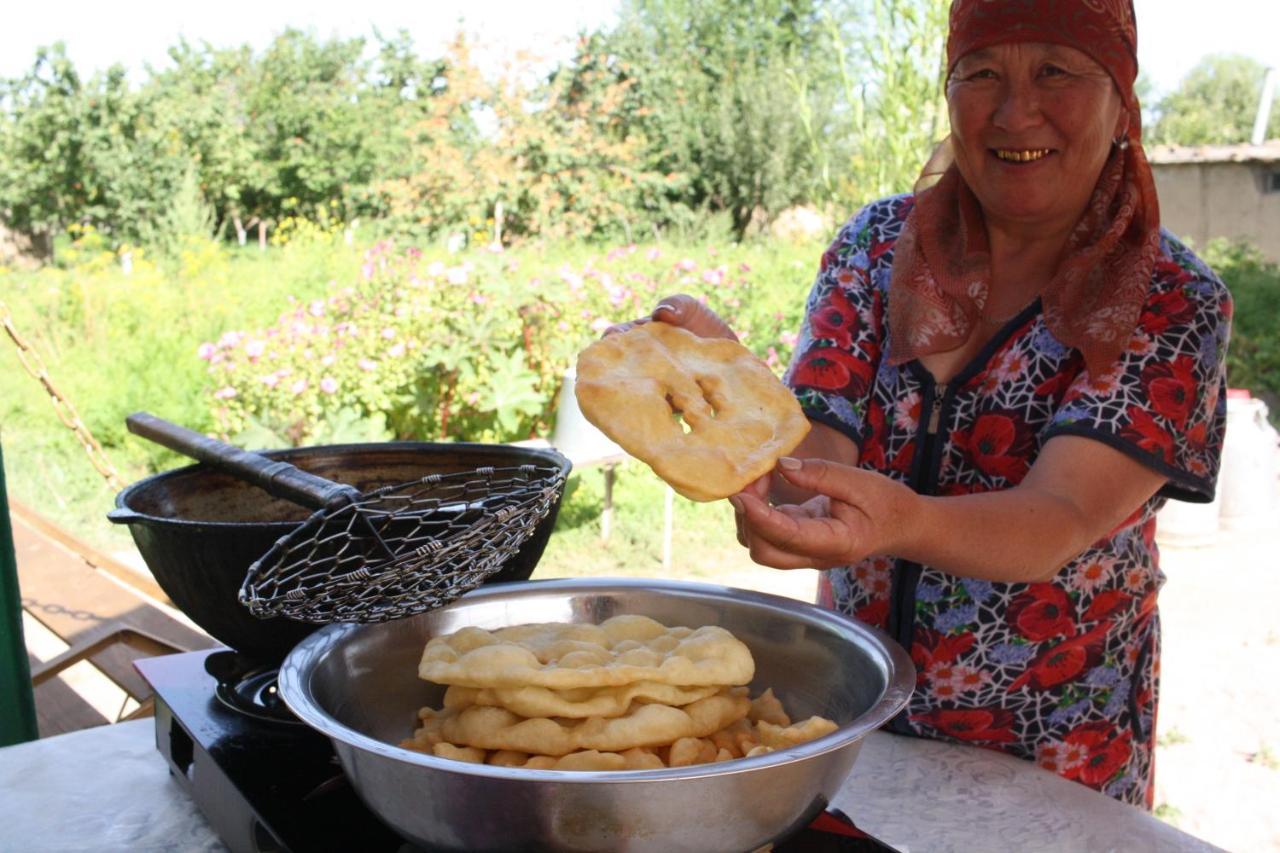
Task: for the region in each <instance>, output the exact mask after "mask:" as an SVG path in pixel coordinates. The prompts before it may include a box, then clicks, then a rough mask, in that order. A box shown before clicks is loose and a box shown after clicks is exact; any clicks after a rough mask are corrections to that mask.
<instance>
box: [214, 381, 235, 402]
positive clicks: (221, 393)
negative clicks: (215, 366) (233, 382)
mask: <svg viewBox="0 0 1280 853" xmlns="http://www.w3.org/2000/svg"><path fill="white" fill-rule="evenodd" d="M213 396H214V399H217V400H230V399H231V398H232V397H234V396H236V389H234V388H232V387H231V386H230V385H228V386H226V387H225V388H219V389H218V390H217V391H214V392H213Z"/></svg>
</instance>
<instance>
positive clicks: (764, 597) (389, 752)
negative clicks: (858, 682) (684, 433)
mask: <svg viewBox="0 0 1280 853" xmlns="http://www.w3.org/2000/svg"><path fill="white" fill-rule="evenodd" d="M634 590H643V591H645V592H663V591H670V592H686V593H693V594H701V595H708V596H712V597H722V598H723V597H731V598H734V599H737V600H744V599H745V600H747V601H755V602H756V603H758V604H761V605H766V606H770V607H774V608H781V609H784V610H798V611H799V612H800V613H801V614H804V615H805V616H806V617H808V618H809V619H811V620H813V621H816V622H818V623H820V624H822V625H825V626H826V627H829V628H831V629H833V630H835V631H836V632H837V633H846V634H847V633H853V634H860V635H862V636H863V638H865V639H870V640H872V641H874V645H876V646H877V647H878V648H879V650H880V651H882V652H883V658H882V660H881V661H880V663H881V664H882V665H883V666H884V668H885V669H886V670H887V673H888V680H887V683H886V684H885V688H884V690H883V691H882V692H881V694H880V696H879V697H878V698H877V700H876V701H875V702H874V703H873V704H872V705H871V707H870V708H868V709H867V710H866V711H865V712H863V713H862V714H861V715H860V717H859V719H858V721H854V722H850V723H846V724H844V725H842V726H840V727H839V728H837V729H836V731H834V732H832V733H831V734H828V735H824V736H822V737H820V738H815V739H814V740H811V741H806V742H805V743H802V744H798V745H796V746H793V747H788V748H786V749H779V750H775V751H774V752H771V753H767V754H765V755H758V756H755V757H753V758H739V759H735V760H734V761H732V762H721V763H713V764H695V765H691V766H688V767H667V768H663V769H661V770H605V771H585V770H530V769H526V768H523V767H497V766H494V765H489V764H472V763H468V762H465V761H456V760H453V759H446V758H438V757H436V756H434V755H429V754H427V753H423V752H418V751H416V750H411V749H406V748H404V747H401V746H397V745H395V744H392V743H388V742H386V741H381V740H378V739H376V738H373V737H370V736H368V735H365V734H362V733H361V732H358V731H356V730H355V729H352V728H351V727H349V726H346V725H344V724H342V723H340V722H338V721H337V720H336V719H334V718H333V717H332V716H330V715H329V714H327V713H326V712H325V711H323V710H322V709H321V708H320V706H319V703H318V702H317V701H316V700H315V698H314V697H313V695H312V693H311V691H310V690H309V689H307V688H306V687H305V685H304V681H305V678H306V677H307V676H309V674H310V672H311V670H312V669H314V667H315V665H316V664H317V663H318V662H319V661H320V660H321V659H323V657H324V656H325V654H326V653H328V652H329V651H330V650H332V649H333V648H334V647H336V646H337V645H338V644H339V643H341V642H342V641H343V640H345V639H346V638H347V637H349V636H351V635H352V634H354V633H357V632H359V631H361V630H364V629H365V628H367V627H373V626H366V625H361V624H356V623H338V624H333V625H327V626H325V627H323V628H321V629H319V630H318V631H315V632H314V633H312V634H310V635H309V636H307V637H306V638H304V639H303V640H301V641H300V642H299V643H298V644H297V645H296V646H294V648H293V649H292V651H290V652H289V654H288V655H287V656H286V657H285V659H284V661H283V662H282V663H281V664H280V672H279V679H278V690H279V694H280V697H281V698H282V699H283V700H284V702H285V704H286V705H287V706H288V707H289V710H291V711H292V712H293V713H294V714H295V715H296V716H297V717H298V718H299V719H300V720H302V722H303V723H305V724H306V725H308V726H310V727H311V728H312V729H315V730H316V731H318V732H320V733H321V734H323V735H326V736H328V737H329V738H330V739H331V740H333V741H334V742H335V743H342V744H345V745H347V746H350V747H353V748H356V749H359V750H362V751H365V752H370V753H373V754H375V755H377V756H380V757H384V758H392V759H396V760H399V761H404V762H407V763H410V764H416V765H419V766H422V767H426V768H430V769H434V770H443V771H446V772H450V773H460V774H463V775H469V776H478V777H484V778H490V779H503V780H508V781H526V780H535V779H542V780H554V781H555V782H557V783H577V782H581V783H584V784H587V783H590V784H599V783H602V782H604V783H609V784H625V783H628V782H642V781H643V782H649V781H653V780H659V779H663V780H665V779H695V778H702V777H707V776H726V775H734V774H737V773H748V772H751V771H754V770H756V769H759V768H763V767H769V766H773V765H779V764H789V763H792V762H796V761H801V760H805V759H809V758H813V757H816V756H819V755H824V754H826V753H828V752H833V751H836V750H839V749H842V748H844V747H846V746H847V745H848V744H850V743H852V742H854V741H857V740H860V739H862V738H863V737H865V736H866V735H867V734H868V733H869V732H871V731H873V730H875V729H878V728H880V727H881V726H882V725H884V724H885V723H887V722H888V721H889V720H891V719H892V718H893V717H894V716H896V715H897V713H898V712H899V711H901V710H902V709H903V708H904V707H906V704H907V701H908V700H909V699H910V698H911V694H912V692H913V690H914V689H915V682H916V668H915V664H914V663H913V662H912V660H911V656H910V655H909V654H908V653H907V651H906V650H905V649H903V648H902V646H901V645H899V644H898V643H897V642H896V641H894V640H893V639H892V638H890V637H889V635H888V634H886V633H885V632H884V631H882V630H880V629H879V628H876V627H874V626H871V625H866V624H864V623H862V622H859V621H857V620H855V619H853V618H851V617H849V616H846V615H844V614H842V613H839V612H837V611H835V610H829V609H827V608H825V607H820V606H818V605H816V604H810V603H808V602H804V601H800V600H798V599H794V598H787V597H785V596H781V595H775V594H773V593H767V592H758V591H755V590H746V589H738V588H735V587H729V586H723V585H720V584H709V583H702V582H694V581H682V580H666V579H648V578H603V577H601V578H548V579H541V580H528V581H513V582H509V583H498V584H491V585H487V586H482V587H478V588H477V589H474V590H472V591H471V592H468V593H467V594H466V595H463V596H462V597H460V598H459V599H457V601H455V602H454V603H453V604H449V605H446V607H452V606H454V605H455V604H467V603H472V602H475V601H479V600H483V599H486V598H505V597H510V596H511V595H512V594H513V593H514V594H516V595H517V596H520V595H522V594H528V595H540V594H544V593H547V592H563V593H595V594H600V593H608V592H611V591H620V592H627V591H634ZM727 765H731V766H727Z"/></svg>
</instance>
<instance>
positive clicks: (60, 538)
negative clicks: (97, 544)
mask: <svg viewBox="0 0 1280 853" xmlns="http://www.w3.org/2000/svg"><path fill="white" fill-rule="evenodd" d="M9 513H10V519H11V523H12V527H13V546H14V554H15V556H16V557H17V564H18V588H19V591H20V593H21V597H22V608H23V610H24V611H25V612H26V613H27V614H28V615H29V616H31V617H32V618H34V619H35V620H36V621H38V622H40V624H42V625H43V626H44V627H46V628H48V629H49V631H51V632H52V633H53V634H55V635H57V636H58V637H59V638H60V639H61V640H62V641H63V642H64V643H66V644H67V645H68V646H69V648H68V649H67V650H66V651H65V652H63V653H62V654H60V655H58V656H56V657H54V658H52V659H50V660H48V661H43V662H41V661H37V660H34V659H32V658H30V657H29V660H30V663H31V681H32V684H33V686H34V687H35V697H36V716H37V725H38V728H39V732H40V736H41V737H47V736H48V735H51V734H59V733H61V732H65V731H74V730H77V729H82V728H87V727H89V726H95V725H102V724H103V723H109V722H115V720H111V719H108V718H106V717H105V716H104V715H103V714H101V713H100V712H99V711H97V710H96V709H95V708H94V707H93V706H92V705H90V704H89V703H88V702H86V701H85V700H84V699H83V698H81V697H80V696H79V695H78V694H77V693H76V692H75V691H73V690H71V689H70V688H69V687H68V686H67V685H66V684H64V683H63V682H61V681H59V680H58V679H57V678H56V677H55V676H57V674H58V673H60V672H62V671H63V670H65V669H67V668H68V667H70V666H72V665H73V664H75V663H78V662H79V661H81V660H87V661H89V662H90V663H92V664H93V665H94V666H95V667H96V668H97V669H99V670H100V671H101V672H102V673H103V674H104V675H105V676H106V677H107V678H108V679H110V680H111V681H112V682H113V683H114V684H115V685H116V686H118V687H119V688H120V689H121V690H122V691H124V693H126V694H127V695H128V696H130V697H132V698H133V699H134V700H135V701H136V702H138V704H139V706H140V707H139V708H138V709H137V710H136V711H134V712H133V713H132V714H130V715H129V716H130V717H138V716H146V715H147V714H149V713H150V711H151V698H152V691H151V688H150V686H149V685H148V684H147V683H146V681H144V680H143V679H142V677H141V676H139V675H138V672H137V670H136V669H134V666H133V662H134V661H135V660H137V659H139V658H142V657H152V656H155V655H160V654H172V653H174V652H181V651H192V650H195V649H204V648H211V647H213V646H216V645H218V644H217V642H216V641H214V640H213V639H212V638H210V637H209V636H207V635H206V634H204V633H202V632H200V631H198V630H196V629H194V628H192V627H190V626H188V625H187V624H185V623H184V622H182V621H180V620H178V619H175V618H174V617H173V616H171V615H169V614H168V613H166V612H165V611H164V610H163V609H162V607H161V606H159V604H157V603H156V602H155V601H153V600H152V599H150V598H149V597H148V596H147V595H146V594H145V593H144V592H143V591H140V590H139V589H135V588H134V587H133V586H132V585H131V584H132V583H135V581H133V579H132V578H129V577H128V575H130V574H133V575H136V585H137V587H138V588H140V589H141V590H145V591H146V592H154V593H158V594H159V595H163V593H162V592H160V590H159V587H156V586H155V584H154V582H152V581H150V580H149V579H148V578H145V577H143V576H141V575H137V573H135V572H133V571H132V570H131V569H128V568H127V567H123V566H120V565H119V564H118V563H116V564H114V565H112V564H113V563H114V561H111V560H110V558H109V557H106V556H105V555H102V554H100V553H97V552H96V551H95V550H94V549H93V548H91V547H89V546H88V545H86V544H85V543H83V542H79V541H77V540H76V539H75V538H74V537H72V536H70V535H69V534H67V533H66V532H65V531H61V530H59V529H58V528H56V527H55V526H54V525H52V524H51V523H50V522H49V521H48V520H46V519H44V518H42V517H41V516H40V515H39V514H38V513H36V512H34V511H33V510H31V509H29V508H27V507H24V506H22V505H21V504H19V503H17V502H15V501H10V502H9ZM95 564H96V565H97V567H95ZM104 567H107V568H104ZM120 574H123V575H125V577H123V578H122V579H117V578H115V577H113V576H112V575H120ZM160 603H161V604H163V603H167V600H166V601H164V602H160Z"/></svg>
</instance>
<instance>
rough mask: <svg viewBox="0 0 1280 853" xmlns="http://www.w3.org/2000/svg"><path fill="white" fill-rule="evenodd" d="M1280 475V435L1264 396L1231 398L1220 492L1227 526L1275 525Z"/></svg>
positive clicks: (1257, 526)
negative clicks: (1273, 424) (1260, 397)
mask: <svg viewBox="0 0 1280 853" xmlns="http://www.w3.org/2000/svg"><path fill="white" fill-rule="evenodd" d="M1277 477H1280V436H1277V434H1276V431H1275V429H1274V428H1273V427H1272V426H1271V424H1270V423H1268V422H1267V405H1266V403H1264V402H1262V401H1261V400H1258V399H1255V398H1251V397H1246V398H1235V397H1233V398H1228V400H1227V435H1226V439H1225V440H1224V443H1223V447H1222V471H1221V473H1220V475H1219V477H1218V494H1219V495H1220V496H1221V500H1222V510H1221V515H1220V520H1221V524H1222V528H1223V529H1224V530H1257V529H1259V528H1262V527H1270V526H1274V525H1275V523H1276V520H1277V519H1276V515H1277V513H1278V512H1280V506H1278V505H1277V500H1276V490H1277Z"/></svg>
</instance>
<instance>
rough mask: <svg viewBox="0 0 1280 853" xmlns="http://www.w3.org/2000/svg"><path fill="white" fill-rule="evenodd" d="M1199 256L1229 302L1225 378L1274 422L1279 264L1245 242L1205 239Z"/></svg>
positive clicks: (1279, 386)
mask: <svg viewBox="0 0 1280 853" xmlns="http://www.w3.org/2000/svg"><path fill="white" fill-rule="evenodd" d="M1204 257H1205V261H1206V262H1207V263H1208V264H1209V266H1211V267H1212V268H1213V269H1214V271H1215V272H1217V273H1218V275H1219V276H1221V277H1222V280H1223V281H1224V282H1225V283H1226V285H1227V287H1228V289H1230V291H1231V295H1232V297H1233V298H1234V300H1235V316H1234V318H1233V320H1232V328H1231V344H1230V347H1229V348H1228V350H1227V376H1228V380H1229V382H1230V384H1231V386H1232V387H1233V388H1247V389H1249V391H1251V392H1252V393H1253V394H1254V395H1255V396H1258V397H1261V398H1262V399H1264V400H1265V401H1266V402H1267V406H1268V407H1269V409H1270V410H1271V418H1272V420H1273V421H1275V422H1276V423H1280V265H1277V264H1275V263H1273V262H1271V261H1268V260H1267V259H1266V258H1265V257H1264V256H1263V255H1262V253H1261V252H1260V251H1258V249H1257V248H1255V247H1254V246H1252V245H1251V244H1249V243H1245V242H1232V241H1227V240H1215V241H1213V242H1212V243H1210V244H1209V246H1208V248H1207V249H1206V250H1205V253H1204Z"/></svg>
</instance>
